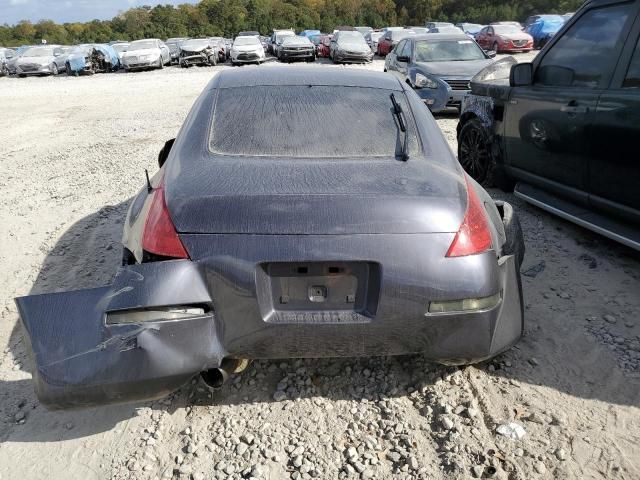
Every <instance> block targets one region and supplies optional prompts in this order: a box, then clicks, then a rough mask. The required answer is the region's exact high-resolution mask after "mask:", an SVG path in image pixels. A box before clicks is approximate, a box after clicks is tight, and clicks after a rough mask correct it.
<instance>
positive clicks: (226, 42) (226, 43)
mask: <svg viewBox="0 0 640 480" xmlns="http://www.w3.org/2000/svg"><path fill="white" fill-rule="evenodd" d="M232 46H233V40H231V39H230V38H225V39H224V53H226V54H227V58H226V59H227V60H229V57H230V56H231V47H232Z"/></svg>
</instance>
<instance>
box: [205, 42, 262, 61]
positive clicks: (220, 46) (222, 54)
mask: <svg viewBox="0 0 640 480" xmlns="http://www.w3.org/2000/svg"><path fill="white" fill-rule="evenodd" d="M247 36H250V37H254V38H257V39H258V41H259V40H260V37H259V36H258V35H247ZM236 38H237V37H236ZM209 44H210V45H211V46H212V47H213V48H214V49H215V50H216V51H217V52H218V62H219V63H224V62H226V61H227V51H226V44H225V42H224V38H222V37H209Z"/></svg>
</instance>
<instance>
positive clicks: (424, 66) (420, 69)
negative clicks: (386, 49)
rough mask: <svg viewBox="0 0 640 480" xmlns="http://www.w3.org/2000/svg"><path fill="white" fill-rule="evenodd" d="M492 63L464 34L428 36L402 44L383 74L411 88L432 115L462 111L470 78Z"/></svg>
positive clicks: (386, 65)
mask: <svg viewBox="0 0 640 480" xmlns="http://www.w3.org/2000/svg"><path fill="white" fill-rule="evenodd" d="M491 63H493V60H492V57H491V55H489V54H487V53H486V52H484V51H483V50H482V49H481V48H480V47H479V46H478V44H477V43H476V42H474V41H473V40H471V39H470V38H469V37H467V36H466V35H465V34H464V33H458V34H455V35H445V34H427V35H416V36H410V37H407V38H404V39H402V40H400V42H399V43H398V45H397V46H396V48H394V49H393V51H391V52H390V53H389V55H387V58H386V59H385V62H384V70H385V72H387V71H388V72H390V73H393V74H394V75H396V76H397V77H398V78H399V79H400V80H401V81H403V82H406V83H408V84H409V85H411V86H412V87H413V88H414V89H415V91H416V93H417V94H418V96H419V97H420V98H421V99H422V101H424V103H425V104H426V105H427V106H428V107H429V109H430V110H431V111H432V112H440V111H442V110H445V109H446V108H447V107H455V108H460V105H461V104H462V99H463V98H464V97H465V95H467V93H469V91H470V85H469V82H470V81H471V78H472V77H474V76H475V75H476V74H477V73H478V72H479V71H480V70H483V69H484V68H485V67H487V66H488V65H490V64H491Z"/></svg>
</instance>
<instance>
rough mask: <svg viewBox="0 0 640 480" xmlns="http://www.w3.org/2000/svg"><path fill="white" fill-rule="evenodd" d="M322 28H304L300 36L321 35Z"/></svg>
mask: <svg viewBox="0 0 640 480" xmlns="http://www.w3.org/2000/svg"><path fill="white" fill-rule="evenodd" d="M320 33H321V32H320V30H302V31H301V32H300V33H299V34H298V36H300V37H307V38H309V37H312V36H313V35H320Z"/></svg>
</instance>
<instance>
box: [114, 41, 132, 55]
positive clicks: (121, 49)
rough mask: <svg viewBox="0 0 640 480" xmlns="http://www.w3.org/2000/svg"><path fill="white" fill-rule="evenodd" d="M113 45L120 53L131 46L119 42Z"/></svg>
mask: <svg viewBox="0 0 640 480" xmlns="http://www.w3.org/2000/svg"><path fill="white" fill-rule="evenodd" d="M112 46H113V49H114V50H115V51H116V52H118V53H122V52H126V51H127V49H128V48H129V45H128V44H126V43H117V44H115V45H112Z"/></svg>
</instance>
